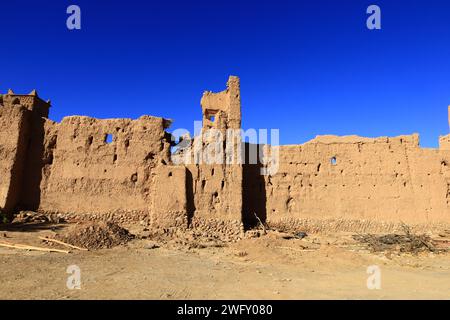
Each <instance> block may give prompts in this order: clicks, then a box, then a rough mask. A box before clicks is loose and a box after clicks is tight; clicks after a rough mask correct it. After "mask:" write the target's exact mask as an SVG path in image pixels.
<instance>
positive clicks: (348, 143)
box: [265, 135, 450, 223]
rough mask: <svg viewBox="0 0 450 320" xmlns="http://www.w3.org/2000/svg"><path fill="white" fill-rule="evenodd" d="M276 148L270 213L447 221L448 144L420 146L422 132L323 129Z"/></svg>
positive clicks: (277, 215) (268, 186) (268, 185)
mask: <svg viewBox="0 0 450 320" xmlns="http://www.w3.org/2000/svg"><path fill="white" fill-rule="evenodd" d="M279 150H280V167H279V170H278V172H277V174H275V175H273V176H267V177H265V182H266V190H265V192H266V197H267V201H266V211H267V219H268V220H269V221H280V220H283V219H290V218H298V219H302V218H315V219H322V218H324V219H325V218H344V219H363V220H364V219H368V220H377V221H396V222H400V221H403V222H405V223H421V222H433V221H446V222H450V151H445V150H439V149H422V148H420V147H419V137H418V135H411V136H400V137H395V138H387V137H386V138H376V139H370V138H361V137H357V136H349V137H337V136H319V137H317V138H316V139H314V140H312V141H310V142H307V143H305V144H303V145H293V146H281V147H280V149H279Z"/></svg>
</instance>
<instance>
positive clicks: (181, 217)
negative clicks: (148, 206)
mask: <svg viewBox="0 0 450 320" xmlns="http://www.w3.org/2000/svg"><path fill="white" fill-rule="evenodd" d="M152 198H153V199H152V200H153V201H152V210H151V224H152V225H153V226H158V227H162V228H170V227H184V228H187V227H188V225H189V219H190V217H189V216H188V210H187V209H188V199H187V192H186V168H185V167H181V166H180V167H178V166H160V167H159V168H157V169H156V170H155V172H154V175H153V189H152Z"/></svg>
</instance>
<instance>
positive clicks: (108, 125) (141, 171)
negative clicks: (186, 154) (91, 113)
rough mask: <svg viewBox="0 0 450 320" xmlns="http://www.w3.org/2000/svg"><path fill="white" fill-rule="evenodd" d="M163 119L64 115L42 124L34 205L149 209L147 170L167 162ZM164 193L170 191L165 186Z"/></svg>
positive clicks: (99, 210) (94, 210) (78, 210)
mask: <svg viewBox="0 0 450 320" xmlns="http://www.w3.org/2000/svg"><path fill="white" fill-rule="evenodd" d="M166 126H168V123H167V120H164V119H162V118H156V117H149V116H144V117H141V118H139V119H138V120H131V119H112V120H100V119H93V118H88V117H77V116H74V117H68V118H64V119H63V120H62V122H61V123H59V124H57V123H53V124H52V123H47V126H46V129H45V139H44V141H45V150H44V155H45V157H44V158H46V159H47V160H45V161H44V162H45V163H46V166H44V170H43V171H42V172H43V173H42V174H43V177H42V181H41V194H40V197H41V198H40V206H39V208H40V210H42V211H50V212H61V213H75V214H99V215H104V214H108V213H116V212H125V213H127V212H146V213H148V212H149V209H150V207H151V205H152V201H158V199H156V198H154V197H153V194H152V186H153V178H154V177H153V174H154V170H155V169H156V168H157V167H159V166H164V165H166V164H168V163H169V161H170V159H169V158H170V144H169V141H168V140H167V134H166V132H165V130H164V129H165V128H166ZM167 192H168V193H169V192H170V190H167Z"/></svg>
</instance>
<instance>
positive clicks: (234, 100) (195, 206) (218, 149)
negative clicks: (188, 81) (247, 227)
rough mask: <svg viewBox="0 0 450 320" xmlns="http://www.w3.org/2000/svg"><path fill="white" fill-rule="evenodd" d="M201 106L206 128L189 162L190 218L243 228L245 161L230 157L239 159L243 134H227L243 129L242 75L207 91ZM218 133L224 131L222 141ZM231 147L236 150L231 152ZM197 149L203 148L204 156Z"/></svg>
mask: <svg viewBox="0 0 450 320" xmlns="http://www.w3.org/2000/svg"><path fill="white" fill-rule="evenodd" d="M201 106H202V112H203V129H202V132H201V134H200V136H199V137H196V138H195V141H194V142H193V144H192V145H191V150H190V152H191V156H190V158H189V160H188V161H187V162H189V164H187V165H186V167H187V170H188V171H187V193H188V201H189V202H188V211H189V215H190V219H191V222H192V225H193V226H196V225H201V224H203V223H204V222H205V221H209V224H214V223H217V224H221V223H222V222H226V223H231V224H233V223H235V224H236V226H235V227H236V229H239V228H240V224H241V221H242V180H243V170H242V164H241V163H239V162H238V161H234V162H233V161H232V162H229V163H227V160H226V157H227V154H228V156H230V155H231V156H234V157H236V159H237V153H238V151H237V150H238V146H240V143H241V142H240V141H241V140H240V135H239V136H237V137H234V139H228V137H227V132H228V130H240V128H241V100H240V83H239V78H237V77H233V76H231V77H230V78H229V80H228V82H227V88H226V90H224V91H222V92H219V93H213V92H209V91H207V92H205V93H204V94H203V97H202V99H201ZM216 134H220V136H221V140H220V141H219V140H217V139H216V137H217V136H216ZM195 146H199V148H196V147H195ZM227 148H229V150H232V151H231V152H228V153H227ZM195 150H199V151H200V155H199V154H198V153H197V154H196V151H195ZM212 150H213V151H212ZM229 150H228V151H229ZM181 162H182V163H183V162H184V163H186V161H181ZM190 199H192V200H190Z"/></svg>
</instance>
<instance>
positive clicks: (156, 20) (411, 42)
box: [0, 0, 450, 147]
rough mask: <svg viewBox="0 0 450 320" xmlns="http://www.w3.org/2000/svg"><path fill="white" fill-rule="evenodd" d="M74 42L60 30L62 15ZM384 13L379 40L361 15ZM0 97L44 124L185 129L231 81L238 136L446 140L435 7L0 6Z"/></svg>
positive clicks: (314, 1) (445, 11) (439, 16)
mask: <svg viewBox="0 0 450 320" xmlns="http://www.w3.org/2000/svg"><path fill="white" fill-rule="evenodd" d="M70 4H77V5H79V6H80V7H81V10H82V30H80V31H69V30H68V29H67V28H66V18H67V16H68V15H67V14H66V8H67V6H68V5H70ZM370 4H377V5H379V6H380V7H381V10H382V30H379V31H370V30H368V29H367V28H366V19H367V17H368V15H367V14H366V9H367V7H368V6H369V5H370ZM0 8H1V9H0V10H1V12H2V15H1V19H0V30H1V31H2V40H1V45H0V58H1V62H2V63H1V72H0V91H1V92H5V91H6V90H7V89H8V88H10V87H11V88H13V89H14V90H15V91H16V92H20V93H22V92H25V93H27V92H29V91H31V89H33V88H37V89H38V92H39V94H40V96H42V97H43V98H45V99H51V100H52V102H53V108H52V110H51V115H50V117H51V118H52V119H54V120H57V121H60V120H61V119H62V117H64V116H66V115H73V114H77V115H90V116H93V117H99V118H111V117H127V118H137V117H139V116H140V115H143V114H149V115H156V116H164V117H166V118H172V119H174V120H175V122H174V124H173V129H175V128H187V129H189V130H192V128H193V121H194V120H200V119H201V111H200V106H199V101H200V98H201V95H202V93H203V91H204V90H207V89H208V90H213V91H219V90H222V89H223V88H224V86H225V82H226V80H227V77H228V75H238V76H240V77H241V90H242V108H243V127H244V128H279V129H280V139H281V143H283V144H294V143H303V142H305V141H307V140H309V139H311V138H313V137H314V136H315V135H316V134H338V135H346V134H358V135H362V136H369V137H374V136H384V135H389V136H391V135H392V136H393V135H400V134H411V133H414V132H418V133H420V135H421V145H422V146H426V147H435V146H437V141H438V136H439V135H444V134H447V133H448V131H449V129H448V123H447V106H448V105H449V104H450V2H449V1H446V0H408V1H403V0H395V1H392V0H389V1H384V0H377V1H375V0H374V1H359V0H354V1H352V0H339V1H338V0H333V1H332V0H309V1H305V0H304V1H301V0H296V1H294V0H292V1H283V0H281V1H280V0H277V1H264V0H258V1H250V0H247V1H246V0H228V1H214V0H205V1H197V0H192V1H181V0H180V1H144V0H127V1H111V0H72V1H64V0H58V1H55V0H41V1H31V0H30V1H3V2H2V4H1V7H0Z"/></svg>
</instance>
